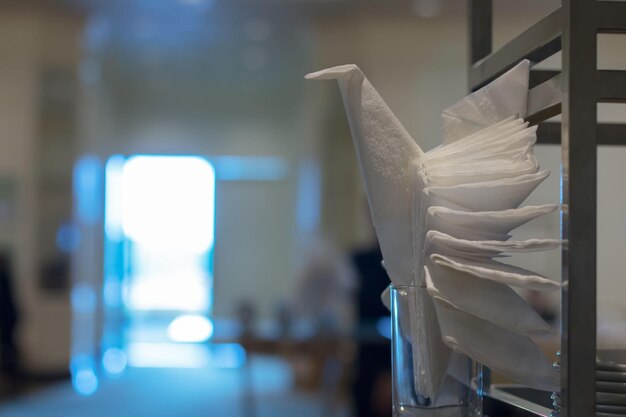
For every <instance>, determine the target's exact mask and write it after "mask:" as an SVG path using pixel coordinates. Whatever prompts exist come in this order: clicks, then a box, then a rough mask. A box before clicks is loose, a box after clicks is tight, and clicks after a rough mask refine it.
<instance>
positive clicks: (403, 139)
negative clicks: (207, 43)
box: [307, 61, 560, 396]
mask: <svg viewBox="0 0 626 417" xmlns="http://www.w3.org/2000/svg"><path fill="white" fill-rule="evenodd" d="M528 76H529V62H528V61H523V62H521V63H520V64H519V65H517V66H516V67H515V68H513V69H511V70H510V71H508V72H507V73H505V74H504V75H502V76H501V77H499V78H498V79H496V80H495V81H493V82H492V83H490V84H489V85H487V86H485V87H483V88H482V89H480V90H478V91H476V92H474V93H472V94H471V95H469V96H467V97H465V98H464V99H462V100H460V101H459V102H457V103H456V104H454V105H453V106H451V107H450V108H448V109H446V110H445V111H444V112H443V114H442V122H443V132H444V138H443V144H442V145H441V146H439V147H437V148H435V149H433V150H431V151H429V152H426V153H424V152H423V151H422V150H421V149H420V148H419V146H418V145H417V144H416V143H415V141H414V140H413V139H412V138H411V137H410V136H409V135H408V133H407V132H406V130H405V129H404V128H403V127H402V125H401V124H400V122H399V121H398V120H397V119H396V117H395V116H394V115H393V114H392V113H391V111H390V110H389V108H388V107H387V105H386V104H385V103H384V101H383V100H382V98H381V97H380V96H379V95H378V93H377V92H376V90H375V89H374V88H373V86H372V85H371V84H370V82H369V81H368V80H367V79H366V78H365V76H364V75H363V73H362V72H361V71H360V70H359V69H358V68H357V67H356V66H354V65H344V66H339V67H334V68H330V69H327V70H323V71H319V72H316V73H313V74H310V75H308V76H307V78H315V79H337V80H338V81H339V86H340V89H341V92H342V96H343V99H344V104H345V107H346V111H347V114H348V120H349V123H350V128H351V131H352V136H353V140H354V144H355V148H356V152H357V156H358V160H359V165H360V168H361V174H362V176H363V180H364V183H365V190H366V192H367V195H368V201H369V204H370V211H371V215H372V220H373V223H374V226H375V229H376V234H377V235H378V239H379V242H380V245H381V250H382V253H383V257H384V260H385V267H386V269H387V271H388V273H389V276H390V278H391V280H392V282H393V283H394V284H405V285H406V284H412V285H415V286H417V287H423V288H426V287H427V288H428V294H429V296H424V295H423V294H424V293H425V292H424V291H421V292H419V293H421V294H422V295H421V296H419V297H416V299H414V300H411V301H410V306H411V310H412V313H411V334H412V344H413V348H414V352H415V355H414V370H415V384H416V389H417V391H418V392H419V393H421V394H423V395H426V396H434V395H435V394H436V393H437V392H438V390H439V387H440V386H441V384H442V381H443V380H444V378H445V373H446V369H447V368H448V366H447V365H448V362H449V358H450V352H449V349H448V348H446V346H449V347H450V348H452V349H454V350H456V351H459V352H463V353H465V354H467V355H468V356H470V357H471V358H472V359H474V360H477V361H480V362H483V363H485V364H487V365H488V366H490V367H492V368H494V369H496V370H498V371H500V372H503V373H504V374H506V375H508V376H509V377H511V378H512V379H514V380H517V381H518V382H521V383H525V384H528V385H530V386H532V387H535V388H540V389H541V388H550V389H552V388H554V387H555V386H558V372H556V371H554V370H553V369H552V368H551V367H550V366H549V365H550V363H549V361H548V359H547V358H546V357H545V356H543V354H541V352H540V351H539V349H538V348H537V347H536V346H535V344H534V342H533V341H532V340H531V339H530V338H528V335H529V334H536V333H542V332H546V331H548V330H549V329H548V327H547V325H546V323H545V322H543V321H542V320H541V319H540V318H539V316H538V315H537V314H536V313H535V312H534V311H533V310H532V308H531V307H530V306H529V305H528V304H526V303H525V302H524V301H523V300H522V299H521V298H520V297H519V296H518V295H517V294H516V293H515V291H513V290H512V289H511V288H509V285H513V286H519V287H523V288H531V289H536V290H540V291H552V290H555V289H558V288H559V287H560V285H559V284H558V283H556V282H554V281H551V280H549V279H548V278H546V277H542V276H540V275H538V274H535V273H533V272H531V271H527V270H524V269H522V268H517V267H514V266H510V265H506V264H503V263H501V262H497V261H495V260H494V258H498V257H503V256H505V255H504V254H505V253H516V252H529V251H543V250H548V249H552V248H555V247H557V246H559V244H560V241H558V240H552V239H531V240H527V241H510V235H509V232H510V231H511V230H512V229H514V228H516V227H518V226H520V225H522V224H523V223H525V222H527V221H530V220H532V219H533V218H536V217H538V216H541V215H544V214H547V213H550V212H552V211H553V210H555V209H556V206H550V205H546V206H529V207H524V208H518V206H519V205H520V204H522V202H523V201H524V200H525V199H526V198H527V197H528V196H529V195H530V193H532V191H533V190H534V189H535V188H536V187H537V186H538V185H539V184H540V183H541V182H542V181H543V180H544V179H545V178H546V177H547V176H548V175H549V172H548V171H539V164H538V162H537V159H536V158H535V156H534V154H533V146H534V144H535V142H536V128H535V127H528V124H527V123H525V122H524V121H523V117H524V115H525V114H526V102H527V95H528ZM388 299H389V298H388V291H385V293H384V294H383V302H385V303H386V305H388ZM431 299H432V300H434V303H433V302H432V300H431Z"/></svg>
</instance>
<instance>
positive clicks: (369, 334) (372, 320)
mask: <svg viewBox="0 0 626 417" xmlns="http://www.w3.org/2000/svg"><path fill="white" fill-rule="evenodd" d="M382 259H383V256H382V253H381V251H380V247H379V246H378V242H376V241H375V242H372V243H371V244H370V245H369V246H367V247H364V248H361V249H359V250H357V251H355V252H354V253H353V255H352V261H353V264H354V268H355V270H356V273H357V277H358V289H357V292H356V293H357V297H356V300H357V306H356V308H357V320H358V326H357V328H358V329H359V331H358V334H359V337H358V348H357V357H356V361H355V365H356V369H355V375H354V381H353V387H352V392H353V399H354V407H355V413H356V416H357V417H386V416H391V413H392V410H391V406H392V401H391V344H390V341H389V339H386V338H385V337H383V336H382V335H380V334H379V333H378V329H379V323H381V320H383V322H384V320H386V319H388V318H389V311H388V310H387V308H386V307H385V306H384V305H383V303H382V301H381V299H380V295H381V293H382V292H383V291H384V290H385V288H386V287H387V286H388V285H389V277H388V276H387V272H386V271H385V269H384V268H383V266H382V264H381V262H382ZM390 330H391V329H390Z"/></svg>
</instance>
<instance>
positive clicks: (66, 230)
mask: <svg viewBox="0 0 626 417" xmlns="http://www.w3.org/2000/svg"><path fill="white" fill-rule="evenodd" d="M56 243H57V247H58V248H59V249H60V250H62V251H63V252H66V253H70V252H73V251H75V250H76V249H78V245H79V244H80V231H79V230H78V227H76V226H75V225H74V224H72V223H69V222H68V223H63V224H62V225H61V226H60V227H59V229H58V230H57V235H56Z"/></svg>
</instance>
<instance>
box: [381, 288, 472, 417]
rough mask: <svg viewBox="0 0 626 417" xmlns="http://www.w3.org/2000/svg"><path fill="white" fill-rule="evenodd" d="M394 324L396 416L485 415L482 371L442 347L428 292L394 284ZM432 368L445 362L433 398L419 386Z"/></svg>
mask: <svg viewBox="0 0 626 417" xmlns="http://www.w3.org/2000/svg"><path fill="white" fill-rule="evenodd" d="M391 322H392V330H391V349H392V389H393V394H392V395H393V398H392V400H393V415H394V417H481V416H482V415H483V413H482V391H483V390H482V367H481V366H480V364H478V363H476V362H473V361H472V360H471V359H470V358H468V357H467V356H465V355H463V354H459V353H454V352H450V350H449V349H448V348H447V347H445V346H444V345H442V344H440V343H439V341H440V339H441V335H440V334H439V330H438V324H437V321H436V312H435V308H434V306H433V304H432V300H431V298H430V296H429V295H428V292H427V290H426V288H422V287H415V286H392V288H391ZM429 326H431V328H430V329H429ZM428 338H439V340H436V339H431V340H425V339H428ZM429 355H430V356H432V357H429ZM420 364H422V365H420ZM433 364H435V365H437V364H443V368H441V366H440V368H439V369H440V377H439V378H435V379H436V380H438V381H441V382H440V383H437V388H436V389H434V390H433V391H435V393H434V394H431V395H426V394H424V393H422V392H420V389H419V388H418V387H419V384H420V380H419V376H418V375H419V373H420V372H422V373H424V368H425V367H426V368H427V367H428V366H434V367H435V368H436V366H435V365H433ZM420 367H421V369H420V370H418V371H417V372H416V368H420ZM444 373H445V376H444Z"/></svg>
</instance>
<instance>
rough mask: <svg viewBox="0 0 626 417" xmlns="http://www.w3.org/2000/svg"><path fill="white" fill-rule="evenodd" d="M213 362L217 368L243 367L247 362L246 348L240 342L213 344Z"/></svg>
mask: <svg viewBox="0 0 626 417" xmlns="http://www.w3.org/2000/svg"><path fill="white" fill-rule="evenodd" d="M211 359H212V361H211V363H212V365H213V366H214V367H216V368H241V367H242V366H243V365H244V364H245V363H246V350H245V349H244V348H243V346H241V345H240V344H238V343H222V344H215V345H212V346H211Z"/></svg>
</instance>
